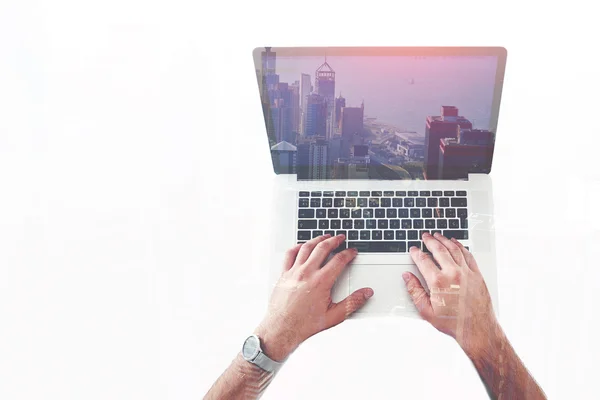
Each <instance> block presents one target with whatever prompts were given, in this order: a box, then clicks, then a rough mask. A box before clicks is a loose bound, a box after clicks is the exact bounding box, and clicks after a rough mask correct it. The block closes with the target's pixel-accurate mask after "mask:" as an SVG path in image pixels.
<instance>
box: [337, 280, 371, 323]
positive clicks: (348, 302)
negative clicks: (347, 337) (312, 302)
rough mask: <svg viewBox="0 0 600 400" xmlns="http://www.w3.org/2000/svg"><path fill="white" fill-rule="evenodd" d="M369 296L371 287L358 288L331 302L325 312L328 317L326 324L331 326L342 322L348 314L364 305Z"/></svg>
mask: <svg viewBox="0 0 600 400" xmlns="http://www.w3.org/2000/svg"><path fill="white" fill-rule="evenodd" d="M371 296H373V289H371V288H362V289H358V290H357V291H355V292H354V293H352V294H351V295H350V296H348V297H346V298H345V299H344V300H342V301H340V302H339V303H336V304H333V305H332V306H331V308H330V309H329V311H328V312H327V314H328V317H329V318H328V322H329V324H328V325H329V326H330V327H332V326H335V325H337V324H340V323H342V322H343V321H344V320H345V319H346V318H348V316H349V315H350V314H352V313H353V312H355V311H356V310H358V309H359V308H361V307H362V306H364V305H365V303H366V302H367V300H369V299H370V298H371Z"/></svg>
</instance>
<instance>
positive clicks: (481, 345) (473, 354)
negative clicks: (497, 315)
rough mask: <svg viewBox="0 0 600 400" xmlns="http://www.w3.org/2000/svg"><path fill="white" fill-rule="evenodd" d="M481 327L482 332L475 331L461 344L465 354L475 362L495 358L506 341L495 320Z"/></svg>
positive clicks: (464, 338)
mask: <svg viewBox="0 0 600 400" xmlns="http://www.w3.org/2000/svg"><path fill="white" fill-rule="evenodd" d="M480 326H481V329H480V330H474V331H473V332H471V334H470V335H468V336H467V337H463V338H462V340H461V341H460V342H459V344H460V346H461V348H462V349H463V351H464V352H465V354H466V355H467V356H468V357H469V358H470V359H471V360H472V361H473V362H479V361H483V360H484V359H487V358H489V357H493V355H494V354H496V353H497V352H498V351H499V350H500V348H501V347H502V342H503V340H505V336H504V332H503V331H502V328H501V327H500V324H498V322H497V321H496V320H495V319H494V321H490V322H489V323H486V324H481V325H480Z"/></svg>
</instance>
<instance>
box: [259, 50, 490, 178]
mask: <svg viewBox="0 0 600 400" xmlns="http://www.w3.org/2000/svg"><path fill="white" fill-rule="evenodd" d="M288 50H289V49H288ZM259 60H260V61H257V62H256V64H257V65H256V74H257V79H258V85H259V90H260V96H261V101H262V108H263V114H264V118H265V126H266V130H267V135H268V138H269V145H270V148H271V157H272V160H273V166H274V168H275V172H276V173H278V174H296V175H297V177H298V179H299V180H322V179H395V180H401V179H428V180H432V179H467V177H468V174H469V173H489V172H490V169H491V161H492V155H493V150H494V141H495V132H493V131H492V130H493V129H495V127H492V126H491V125H492V116H493V112H494V110H493V100H494V89H495V82H496V70H497V65H498V60H497V57H496V56H492V55H459V56H456V55H454V56H453V55H439V56H436V55H426V56H406V55H402V56H385V55H381V56H373V55H368V56H364V55H362V56H361V55H333V56H307V55H305V54H302V55H297V56H296V55H294V54H293V53H292V54H291V55H290V52H289V51H287V52H286V53H285V56H280V57H278V56H277V52H276V51H274V50H272V48H270V47H265V48H264V49H261V51H260V59H259ZM496 112H497V110H496Z"/></svg>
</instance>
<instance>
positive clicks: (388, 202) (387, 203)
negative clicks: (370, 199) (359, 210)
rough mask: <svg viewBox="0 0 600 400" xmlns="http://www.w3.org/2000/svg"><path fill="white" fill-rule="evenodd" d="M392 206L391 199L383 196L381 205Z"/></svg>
mask: <svg viewBox="0 0 600 400" xmlns="http://www.w3.org/2000/svg"><path fill="white" fill-rule="evenodd" d="M391 206H392V199H390V198H389V197H384V198H382V199H381V207H391Z"/></svg>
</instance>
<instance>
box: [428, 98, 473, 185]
mask: <svg viewBox="0 0 600 400" xmlns="http://www.w3.org/2000/svg"><path fill="white" fill-rule="evenodd" d="M441 114H442V115H440V116H428V117H427V120H426V125H425V177H426V179H430V180H431V179H441V178H439V177H438V172H439V171H438V169H439V154H440V139H444V138H456V137H457V128H458V127H460V128H463V129H471V128H472V127H473V125H472V124H471V121H469V120H468V119H466V118H465V117H462V116H459V115H458V108H456V107H454V106H442V110H441Z"/></svg>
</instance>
